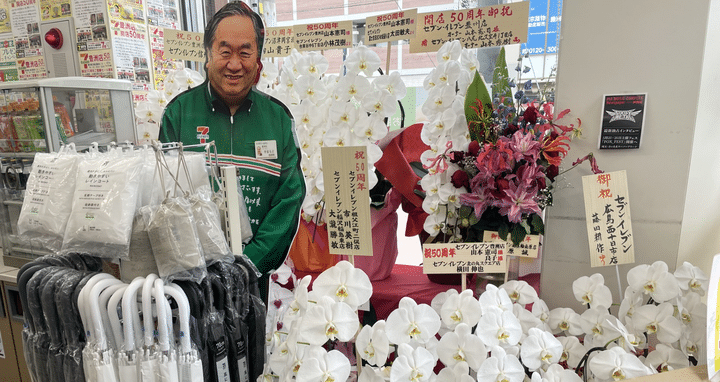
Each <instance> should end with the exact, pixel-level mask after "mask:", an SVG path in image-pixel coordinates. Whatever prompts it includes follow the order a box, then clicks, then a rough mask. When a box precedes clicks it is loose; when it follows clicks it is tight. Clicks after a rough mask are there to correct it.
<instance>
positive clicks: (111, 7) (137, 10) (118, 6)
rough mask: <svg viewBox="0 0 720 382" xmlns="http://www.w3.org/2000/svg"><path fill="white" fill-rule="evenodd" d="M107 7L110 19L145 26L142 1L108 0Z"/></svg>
mask: <svg viewBox="0 0 720 382" xmlns="http://www.w3.org/2000/svg"><path fill="white" fill-rule="evenodd" d="M107 7H108V12H109V14H110V17H111V18H114V19H117V20H123V21H134V22H136V23H141V24H145V10H144V9H143V8H144V2H143V0H108V1H107Z"/></svg>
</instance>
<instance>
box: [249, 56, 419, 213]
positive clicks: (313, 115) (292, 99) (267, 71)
mask: <svg viewBox="0 0 720 382" xmlns="http://www.w3.org/2000/svg"><path fill="white" fill-rule="evenodd" d="M380 63H381V61H380V57H379V56H378V55H377V53H375V52H374V51H372V50H371V49H370V48H368V47H366V46H364V45H358V46H357V47H355V48H354V49H353V50H352V51H350V53H349V54H348V57H347V59H346V60H345V62H344V63H343V67H344V74H343V75H339V76H338V75H330V74H326V71H327V69H328V67H329V63H328V60H327V59H326V58H325V57H324V56H323V55H321V54H320V53H318V52H307V53H303V54H300V53H299V52H298V51H297V50H294V49H293V51H292V52H291V54H290V56H289V57H287V58H285V59H284V61H283V65H282V68H281V69H279V70H278V68H277V66H275V64H274V63H271V62H266V63H265V64H264V65H263V70H262V72H261V75H260V76H261V80H260V82H259V83H258V89H260V90H261V91H264V92H266V93H268V94H270V95H272V96H274V97H276V98H278V99H279V100H281V101H282V102H284V103H285V104H286V105H288V107H289V108H290V111H291V112H292V114H293V117H294V119H295V124H296V125H295V127H296V132H297V135H298V141H299V143H300V148H301V151H302V160H301V165H302V171H303V175H304V176H305V181H306V184H307V189H308V192H307V195H306V197H305V201H304V202H303V206H302V216H303V218H304V219H306V220H307V221H310V220H314V221H315V222H316V223H318V224H321V223H322V222H324V217H323V206H324V196H325V186H324V180H323V172H322V169H323V167H322V156H321V150H320V148H321V147H343V146H366V147H367V151H368V156H369V158H368V166H369V171H368V175H369V177H370V181H369V185H370V188H372V187H374V186H375V185H376V184H377V181H378V179H377V176H376V175H375V167H374V164H375V162H377V161H378V160H379V159H380V157H381V156H382V150H381V149H380V148H379V147H378V145H377V142H378V141H379V140H380V139H382V138H383V137H385V135H386V134H387V133H388V125H387V119H388V118H389V117H390V116H392V115H393V114H394V113H395V111H396V108H397V103H398V100H399V99H401V98H402V97H404V96H405V84H404V83H403V81H402V79H401V78H400V75H399V73H397V72H393V73H392V74H389V75H388V74H381V75H378V69H379V68H380ZM278 76H279V78H278Z"/></svg>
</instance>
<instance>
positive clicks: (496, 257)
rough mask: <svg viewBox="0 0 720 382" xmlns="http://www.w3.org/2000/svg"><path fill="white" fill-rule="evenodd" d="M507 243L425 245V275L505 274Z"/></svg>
mask: <svg viewBox="0 0 720 382" xmlns="http://www.w3.org/2000/svg"><path fill="white" fill-rule="evenodd" d="M505 248H506V245H505V242H482V243H437V244H423V273H505V272H506V269H507V265H506V263H505V261H506V255H505V253H506V252H505V251H506V250H505Z"/></svg>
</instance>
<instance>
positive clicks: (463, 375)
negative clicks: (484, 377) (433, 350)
mask: <svg viewBox="0 0 720 382" xmlns="http://www.w3.org/2000/svg"><path fill="white" fill-rule="evenodd" d="M469 373H470V366H468V364H467V362H458V363H456V364H455V366H452V367H451V366H447V367H445V368H443V369H442V370H440V372H439V373H438V375H437V381H442V382H475V378H473V377H471V376H470V375H469Z"/></svg>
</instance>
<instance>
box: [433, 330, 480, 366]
mask: <svg viewBox="0 0 720 382" xmlns="http://www.w3.org/2000/svg"><path fill="white" fill-rule="evenodd" d="M437 352H438V356H439V357H440V361H442V363H443V364H445V366H448V367H454V366H455V365H457V364H458V363H467V364H468V365H469V366H470V368H472V369H473V370H477V369H478V368H479V367H480V364H481V363H482V361H484V360H485V358H487V349H485V345H484V344H483V342H482V340H481V339H480V338H479V337H477V336H475V335H473V334H472V329H471V327H470V326H469V325H467V324H465V323H460V324H458V325H457V326H456V327H455V331H453V332H448V333H445V335H444V336H442V338H440V342H439V343H438V348H437Z"/></svg>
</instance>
